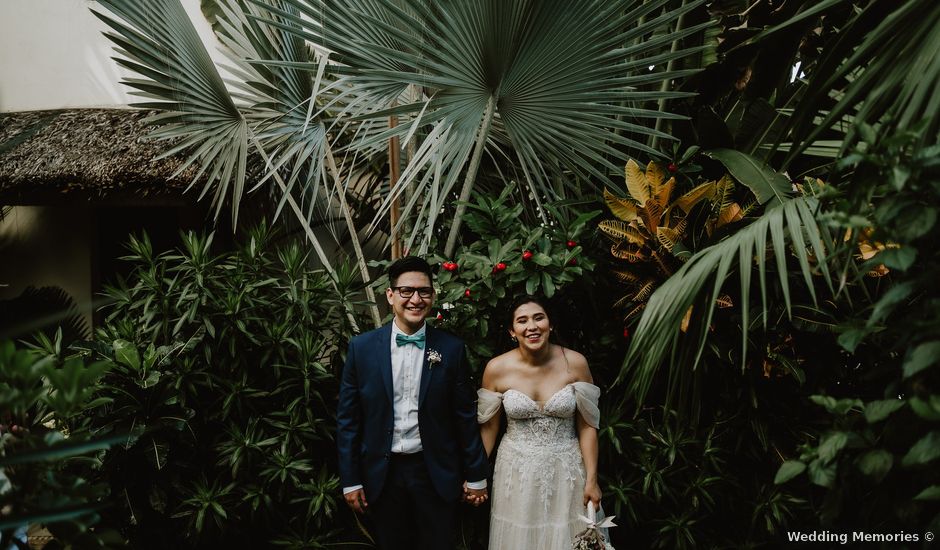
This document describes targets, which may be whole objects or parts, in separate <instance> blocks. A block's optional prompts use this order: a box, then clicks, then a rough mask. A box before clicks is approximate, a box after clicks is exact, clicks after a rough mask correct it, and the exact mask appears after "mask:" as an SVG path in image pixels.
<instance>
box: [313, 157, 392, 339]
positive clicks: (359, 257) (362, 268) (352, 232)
mask: <svg viewBox="0 0 940 550" xmlns="http://www.w3.org/2000/svg"><path fill="white" fill-rule="evenodd" d="M325 156H326V164H327V167H328V168H329V170H330V174H331V175H332V176H333V185H334V186H335V187H336V195H337V196H338V197H339V206H340V210H342V211H343V219H344V220H346V229H347V230H348V231H349V240H350V241H351V242H352V245H353V251H355V253H356V263H357V264H358V265H359V273H360V274H361V275H362V282H363V283H364V284H365V287H366V297H367V298H368V299H369V304H370V306H369V312H370V313H371V314H372V322H373V323H375V327H376V328H378V327H380V326H382V318H381V317H380V316H379V308H378V306H377V305H376V303H375V292H373V291H372V286H370V285H369V283H370V282H371V278H370V277H369V267H368V266H367V265H366V257H365V255H363V253H362V245H361V244H360V243H359V232H358V231H357V230H356V224H355V223H353V219H352V214H350V212H349V205H348V204H347V203H346V189H344V188H343V185H342V178H340V175H339V170H337V169H336V161H335V159H334V158H333V149H332V148H331V147H330V145H329V144H327V145H326V154H325Z"/></svg>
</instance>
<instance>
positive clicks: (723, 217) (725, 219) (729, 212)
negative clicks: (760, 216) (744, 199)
mask: <svg viewBox="0 0 940 550" xmlns="http://www.w3.org/2000/svg"><path fill="white" fill-rule="evenodd" d="M743 217H744V214H743V213H742V211H741V206H740V205H738V203H736V202H733V203H731V204H729V205H727V206H723V207H722V208H721V212H719V213H718V221H717V222H716V224H715V227H716V228H717V227H721V226H723V225H727V224H729V223H732V222H736V221H738V220H740V219H741V218H743Z"/></svg>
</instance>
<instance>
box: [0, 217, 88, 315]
mask: <svg viewBox="0 0 940 550" xmlns="http://www.w3.org/2000/svg"><path fill="white" fill-rule="evenodd" d="M93 234H94V220H93V216H92V210H91V209H90V208H89V207H74V206H15V207H13V208H11V209H10V210H9V211H8V212H7V213H6V214H5V215H4V217H3V220H0V299H10V298H14V297H16V296H19V295H20V294H21V293H22V292H23V290H24V289H25V288H26V287H27V286H34V287H36V288H40V287H43V286H57V287H60V288H61V289H63V290H65V291H66V292H68V293H69V295H70V296H72V298H73V299H74V300H75V302H76V304H77V305H78V308H79V310H80V311H81V312H82V315H83V316H84V317H85V321H86V322H87V323H88V326H92V323H91V321H92V309H93V308H92V269H91V262H92V254H93V251H92V243H93V242H94V240H93V238H92V236H93Z"/></svg>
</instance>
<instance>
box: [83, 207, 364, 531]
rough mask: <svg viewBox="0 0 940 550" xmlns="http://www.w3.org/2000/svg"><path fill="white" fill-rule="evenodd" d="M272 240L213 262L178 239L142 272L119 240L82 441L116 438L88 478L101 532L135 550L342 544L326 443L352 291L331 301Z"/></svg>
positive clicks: (299, 260) (292, 254)
mask: <svg viewBox="0 0 940 550" xmlns="http://www.w3.org/2000/svg"><path fill="white" fill-rule="evenodd" d="M275 239H276V237H275V236H274V235H273V234H272V231H271V230H270V229H269V228H267V227H266V226H265V225H261V226H259V227H257V228H254V229H253V230H252V231H251V232H250V234H249V235H248V236H247V237H246V238H245V241H244V242H243V244H241V245H240V246H239V248H238V249H237V250H236V251H233V252H226V253H221V254H217V253H214V252H213V251H212V238H211V236H209V237H206V236H198V235H194V234H187V235H184V236H183V244H182V247H181V248H180V249H179V250H176V251H172V252H167V253H164V254H161V255H159V256H155V255H154V254H153V251H152V248H151V246H150V243H149V240H148V239H147V238H146V236H144V237H141V238H132V239H131V241H130V243H129V248H130V254H129V255H128V256H127V258H126V259H127V260H128V261H130V262H132V264H133V271H132V273H131V275H130V278H129V279H128V281H127V282H123V281H121V282H119V283H118V284H117V285H115V286H113V287H108V289H107V291H106V295H107V296H108V298H109V299H110V302H111V305H109V306H107V307H106V308H105V310H104V314H105V325H104V326H103V327H101V328H100V329H99V330H98V331H97V334H96V341H95V342H92V343H88V344H85V345H83V346H81V349H82V350H83V351H84V352H85V353H90V354H93V355H95V356H102V357H107V358H109V359H111V360H113V362H114V363H115V367H114V368H113V369H112V370H111V371H110V372H109V373H108V374H107V375H106V376H105V377H104V378H103V380H102V385H101V388H100V389H99V390H98V391H97V393H96V395H97V396H99V397H102V398H106V399H107V400H108V404H107V405H106V406H104V407H102V408H101V409H99V410H98V411H96V412H95V413H94V414H92V415H91V417H90V419H89V425H90V428H91V429H92V430H94V431H95V433H99V434H111V433H121V432H128V433H130V436H131V439H130V440H129V441H128V442H127V444H126V445H122V446H120V447H117V448H114V449H112V450H111V451H110V452H108V453H107V454H106V455H105V456H103V457H102V463H101V466H100V469H101V473H102V478H103V480H106V481H107V482H108V483H109V484H110V486H111V491H112V494H117V495H121V499H119V501H118V502H116V506H115V508H114V509H112V510H109V511H107V513H106V514H104V515H103V518H104V519H103V521H104V522H105V524H107V525H112V526H115V527H117V528H119V529H120V530H121V531H122V532H123V533H125V534H126V536H127V538H128V539H129V540H130V541H131V543H132V544H133V545H134V546H135V547H140V548H145V547H146V548H150V547H153V548H165V547H167V546H170V545H173V546H181V547H205V546H223V545H236V546H244V545H253V546H266V545H269V544H273V541H275V540H278V541H280V542H281V543H284V544H288V545H291V546H296V547H310V546H311V545H313V546H316V545H322V544H324V543H325V542H327V541H335V540H336V539H337V538H338V535H337V531H336V527H337V526H338V525H339V524H341V521H343V520H346V521H349V526H350V527H351V528H350V529H348V530H347V532H346V535H345V536H352V534H353V533H355V528H354V527H352V526H353V525H354V523H353V522H352V521H351V518H350V517H348V516H340V515H339V514H338V512H339V510H338V499H339V495H340V492H339V490H338V478H337V477H336V476H335V475H334V474H333V473H332V472H333V471H335V470H334V468H335V465H334V460H335V459H334V456H335V453H334V452H333V446H332V435H331V429H332V423H333V422H332V416H333V410H334V408H335V407H334V402H333V399H334V397H333V396H334V395H335V392H336V379H335V376H334V372H333V370H332V369H333V367H332V365H334V364H335V363H334V361H335V362H336V363H339V361H338V360H337V358H338V354H339V352H340V351H341V350H342V349H343V347H344V342H345V341H346V339H348V337H349V336H350V334H351V330H352V328H351V325H350V324H349V323H348V320H347V319H346V316H345V314H344V312H346V311H348V307H346V306H344V305H343V304H342V303H341V300H343V299H348V298H349V296H350V294H351V290H348V291H346V294H345V295H342V296H336V295H335V292H334V291H333V290H332V288H331V286H332V285H331V283H330V279H329V277H328V276H327V275H326V274H325V273H323V272H322V271H311V270H310V269H309V268H308V267H307V262H308V255H307V254H306V253H304V252H303V251H302V250H301V248H300V246H299V245H298V243H297V242H287V243H284V244H282V245H279V246H274V245H273V244H272V243H274V242H275ZM348 273H349V271H348V270H347V274H348ZM340 286H341V288H342V286H343V285H340ZM341 518H342V519H341ZM305 545H306V546H305Z"/></svg>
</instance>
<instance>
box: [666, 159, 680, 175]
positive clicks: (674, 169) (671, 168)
mask: <svg viewBox="0 0 940 550" xmlns="http://www.w3.org/2000/svg"><path fill="white" fill-rule="evenodd" d="M666 169H667V170H669V172H670V173H672V174H675V173H676V172H678V171H679V167H678V166H676V163H674V162H670V163H669V166H667V167H666Z"/></svg>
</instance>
